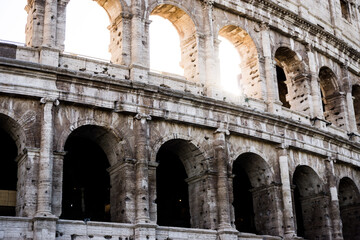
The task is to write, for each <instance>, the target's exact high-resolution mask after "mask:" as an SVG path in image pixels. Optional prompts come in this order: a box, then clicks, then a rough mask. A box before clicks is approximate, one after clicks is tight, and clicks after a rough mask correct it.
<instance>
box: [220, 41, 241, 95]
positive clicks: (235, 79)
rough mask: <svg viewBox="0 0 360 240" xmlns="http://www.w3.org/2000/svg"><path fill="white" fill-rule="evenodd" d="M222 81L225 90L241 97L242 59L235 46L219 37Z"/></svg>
mask: <svg viewBox="0 0 360 240" xmlns="http://www.w3.org/2000/svg"><path fill="white" fill-rule="evenodd" d="M219 40H220V41H221V42H220V45H219V58H220V79H221V85H222V87H223V89H224V90H225V91H227V92H230V93H233V94H235V95H241V88H240V78H241V68H240V63H241V58H240V55H239V53H238V51H237V50H236V48H235V47H234V45H233V44H232V43H231V42H230V41H229V40H227V39H226V38H223V37H220V36H219Z"/></svg>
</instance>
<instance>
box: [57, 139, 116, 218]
mask: <svg viewBox="0 0 360 240" xmlns="http://www.w3.org/2000/svg"><path fill="white" fill-rule="evenodd" d="M65 151H67V154H66V156H65V158H64V176H63V178H64V183H63V184H64V185H63V202H62V215H61V218H63V219H71V220H85V219H87V220H91V221H105V222H107V221H110V177H109V174H108V172H107V170H106V169H107V168H108V167H109V162H108V160H107V157H106V155H105V153H104V152H103V150H102V149H101V148H100V147H99V146H98V145H97V144H96V143H94V142H93V141H91V140H89V139H87V138H83V137H81V136H70V137H69V139H68V140H67V142H66V145H65Z"/></svg>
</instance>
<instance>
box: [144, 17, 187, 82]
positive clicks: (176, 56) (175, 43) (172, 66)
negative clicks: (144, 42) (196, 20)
mask: <svg viewBox="0 0 360 240" xmlns="http://www.w3.org/2000/svg"><path fill="white" fill-rule="evenodd" d="M150 20H151V24H150V68H151V69H152V70H155V71H160V72H168V73H173V74H178V75H181V76H183V75H184V67H183V66H182V67H181V66H180V62H181V49H180V39H179V34H178V32H177V31H176V29H175V27H174V26H173V25H172V23H171V22H170V21H168V20H167V19H164V18H163V17H160V16H156V15H151V16H150Z"/></svg>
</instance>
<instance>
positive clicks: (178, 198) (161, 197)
mask: <svg viewBox="0 0 360 240" xmlns="http://www.w3.org/2000/svg"><path fill="white" fill-rule="evenodd" d="M180 144H181V143H180ZM176 145H177V141H176V140H173V141H169V142H167V143H165V144H164V145H163V146H162V147H161V148H160V150H159V152H158V153H157V156H156V161H157V162H158V163H159V166H158V167H157V169H156V192H157V198H156V203H157V224H158V225H160V226H172V227H190V226H191V225H190V206H189V191H188V184H187V182H186V179H187V173H186V171H185V168H184V165H183V163H182V161H181V160H180V156H179V154H181V153H180V152H179V151H177V150H178V149H177V148H176Z"/></svg>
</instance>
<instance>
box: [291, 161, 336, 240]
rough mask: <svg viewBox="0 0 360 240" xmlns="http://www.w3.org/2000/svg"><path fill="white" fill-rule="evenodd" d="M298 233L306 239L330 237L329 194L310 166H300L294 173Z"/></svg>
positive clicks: (294, 200)
mask: <svg viewBox="0 0 360 240" xmlns="http://www.w3.org/2000/svg"><path fill="white" fill-rule="evenodd" d="M293 184H294V185H295V189H294V196H293V197H294V199H293V202H294V205H295V214H296V228H297V235H298V236H300V237H303V238H306V239H321V238H324V237H325V238H328V237H330V236H327V235H326V233H329V232H330V231H331V230H330V226H329V224H328V223H327V221H328V216H329V214H330V213H329V209H328V205H329V201H330V199H329V196H328V195H326V194H325V192H324V190H323V183H322V181H321V179H320V177H319V176H318V174H317V173H316V172H315V171H314V170H313V169H312V168H310V167H308V166H298V167H297V168H296V170H295V172H294V175H293Z"/></svg>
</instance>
